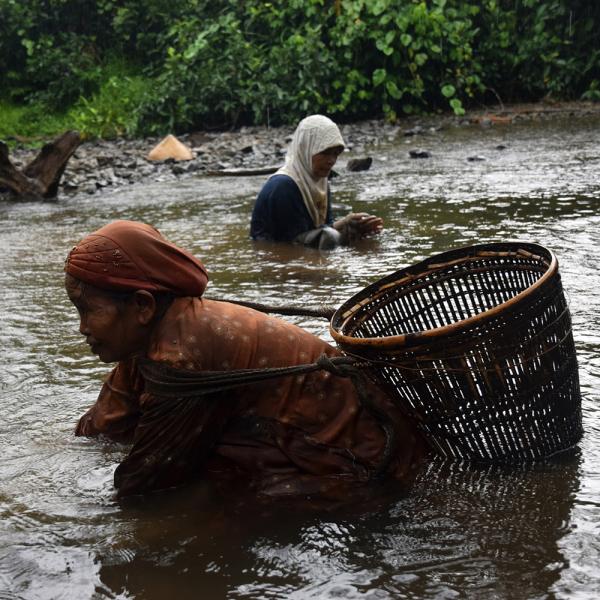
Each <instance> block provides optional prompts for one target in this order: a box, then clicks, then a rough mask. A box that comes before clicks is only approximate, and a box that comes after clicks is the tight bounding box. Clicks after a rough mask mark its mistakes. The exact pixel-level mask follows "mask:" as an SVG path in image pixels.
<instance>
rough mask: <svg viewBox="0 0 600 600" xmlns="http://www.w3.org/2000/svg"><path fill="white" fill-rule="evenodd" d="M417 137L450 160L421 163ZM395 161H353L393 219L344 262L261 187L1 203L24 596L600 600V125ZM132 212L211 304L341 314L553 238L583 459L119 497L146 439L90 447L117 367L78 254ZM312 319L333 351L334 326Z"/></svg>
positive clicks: (363, 198) (398, 150) (238, 184)
mask: <svg viewBox="0 0 600 600" xmlns="http://www.w3.org/2000/svg"><path fill="white" fill-rule="evenodd" d="M415 146H418V147H420V148H424V149H427V150H429V151H430V152H431V158H429V159H422V160H419V159H417V160H414V159H410V158H408V152H407V151H408V149H409V148H413V147H415ZM499 146H505V148H504V149H499V148H498V147H499ZM373 155H374V156H375V157H376V158H375V161H374V164H373V167H372V168H371V170H370V171H368V172H366V173H354V174H351V173H346V172H344V169H343V162H344V159H343V158H342V160H341V164H340V168H339V171H340V173H342V175H341V176H340V177H338V178H337V179H335V180H334V182H333V187H334V197H335V208H336V210H337V211H338V213H340V214H341V213H343V212H345V211H347V210H349V209H354V210H355V211H363V210H364V211H369V212H373V213H376V214H379V215H381V216H383V217H384V218H385V222H386V226H387V227H386V229H385V231H384V233H383V234H382V235H381V236H380V238H379V239H378V240H376V241H375V240H370V241H365V242H363V243H362V244H361V245H360V246H358V247H355V248H344V249H339V250H336V251H334V252H331V253H329V254H319V253H318V252H314V251H310V250H304V249H299V248H293V247H292V248H273V247H269V246H257V245H252V244H250V243H249V242H248V240H247V230H248V219H249V213H250V210H251V206H252V202H253V198H254V196H255V194H256V192H257V191H258V189H259V187H260V185H261V182H262V178H261V177H258V178H257V177H248V178H238V177H236V178H197V179H189V180H187V181H185V182H180V183H178V184H176V185H174V184H172V183H169V184H153V185H148V186H144V185H138V186H132V187H130V188H128V189H125V190H121V191H116V192H112V193H110V194H105V195H102V196H76V197H72V198H68V199H66V198H64V199H61V200H60V201H59V202H58V203H54V204H51V203H39V204H36V203H28V204H9V203H4V204H1V205H0V288H1V289H2V293H1V295H0V315H1V317H2V325H1V329H0V347H1V348H2V371H1V372H0V406H1V413H0V449H1V453H2V456H1V459H0V515H1V520H0V598H1V599H2V600H4V599H8V598H11V599H13V598H17V599H18V598H23V599H28V600H29V599H47V598H52V599H54V598H57V599H58V598H60V599H72V600H80V599H85V598H115V599H117V598H118V599H133V598H135V599H153V600H154V599H156V600H158V599H161V600H162V599H164V598H169V597H173V598H179V599H181V598H183V599H186V598H206V599H209V600H212V599H220V598H230V599H234V598H235V599H237V598H240V599H241V598H245V599H250V598H252V599H262V598H273V599H275V598H276V599H279V598H292V599H304V598H319V599H321V598H370V599H375V598H378V599H381V598H419V599H421V598H425V599H434V598H435V599H440V598H444V599H446V598H474V599H481V598H484V599H486V598H494V599H498V598H500V599H503V598H510V599H520V598H523V599H531V598H536V599H537V598H597V597H598V593H599V590H600V567H598V564H599V563H600V541H599V539H600V538H599V533H600V530H599V525H598V523H600V414H599V412H600V409H599V404H598V400H599V396H600V392H599V391H598V390H600V358H599V356H600V353H599V350H600V334H599V327H598V326H599V324H600V317H599V314H600V275H599V274H598V256H599V252H598V251H599V248H600V226H599V225H600V168H599V167H600V121H593V120H590V119H589V118H588V119H586V120H575V119H571V120H569V121H550V122H544V123H533V122H530V123H521V124H514V125H512V126H496V127H492V128H490V129H481V128H479V127H466V128H457V129H448V130H445V131H442V132H438V133H435V134H434V133H430V134H429V135H425V136H423V137H421V138H420V139H419V140H418V141H416V140H414V139H407V138H403V137H401V136H400V137H398V138H397V139H396V140H390V141H389V142H386V143H385V144H383V145H382V146H381V147H379V148H378V149H377V151H376V152H375V153H374V154H373ZM469 157H479V158H485V160H475V161H469V160H468V159H469ZM116 218H126V219H136V220H143V221H147V222H150V223H153V224H154V225H156V226H157V227H158V228H159V229H161V230H162V232H163V233H164V234H165V235H166V236H167V237H169V238H170V239H172V240H173V241H175V242H177V243H178V244H180V245H182V246H184V247H186V248H188V249H190V250H191V251H193V252H194V253H196V254H197V255H198V256H200V257H202V258H203V260H204V261H205V263H206V264H207V266H208V268H209V269H210V272H211V283H210V288H209V293H210V295H212V296H217V297H225V298H235V299H243V300H254V301H262V302H265V303H274V304H281V303H283V302H285V303H295V304H299V305H304V306H306V305H319V304H330V305H331V304H332V305H339V304H340V303H341V302H342V301H344V300H345V299H347V298H348V297H349V296H350V295H352V294H353V293H355V292H356V291H358V290H359V289H360V288H361V287H363V286H364V285H365V284H367V283H370V282H372V281H374V280H376V279H377V278H379V277H381V276H383V275H385V274H388V273H389V272H392V271H394V270H396V269H399V268H401V267H403V266H406V265H408V264H412V263H413V262H415V261H417V260H420V259H422V258H424V257H426V256H429V255H431V254H433V253H436V252H439V251H443V250H446V249H449V248H453V247H457V246H463V245H468V244H471V243H476V242H483V241H498V240H508V239H521V240H526V241H533V242H538V243H541V244H543V245H545V246H547V247H549V248H551V249H552V250H554V252H555V253H556V254H557V256H558V258H559V263H560V270H561V273H562V276H563V283H564V286H565V289H566V292H567V294H568V297H569V300H570V306H571V312H572V317H573V325H574V336H575V342H576V346H577V351H578V357H579V364H580V378H581V385H582V393H583V415H584V428H585V436H584V438H583V440H582V442H581V444H580V446H579V450H578V451H577V452H575V453H574V454H573V455H569V456H566V457H563V458H561V459H559V460H554V461H552V462H548V463H543V464H538V465H534V466H527V467H519V468H510V469H506V468H505V469H494V468H480V467H479V468H476V467H473V466H468V465H464V464H456V463H447V462H444V461H441V460H438V459H436V460H434V461H433V462H432V463H431V464H430V465H428V466H427V467H426V468H425V469H424V470H423V472H422V473H421V474H420V477H419V479H418V481H417V482H416V484H415V485H414V486H413V487H411V488H410V489H408V490H393V489H384V490H382V493H381V500H380V501H379V502H377V503H373V504H365V505H362V506H352V507H347V508H344V509H340V510H337V511H335V512H323V511H318V510H314V511H298V510H289V509H288V508H287V507H284V506H278V505H276V506H261V505H256V504H254V503H252V502H251V501H250V500H248V499H244V498H231V500H230V501H227V502H222V501H221V500H215V497H214V495H213V492H212V491H211V490H209V489H207V488H206V487H205V486H203V485H202V484H198V485H194V486H191V487H187V488H183V489H180V490H177V491H173V492H169V493H166V494H161V495H157V496H154V497H148V498H145V499H144V500H141V501H132V502H130V503H127V504H118V503H116V502H115V501H114V500H113V498H112V473H113V470H114V468H115V466H116V465H117V464H118V462H119V461H120V459H121V458H122V457H123V456H124V453H125V452H126V450H127V449H126V447H123V446H119V445H115V444H112V443H108V442H102V441H97V440H84V439H76V438H74V437H73V435H72V432H73V427H74V424H75V422H76V420H77V418H78V416H79V415H80V414H81V413H82V412H83V411H84V410H85V409H86V408H87V407H88V406H89V405H90V404H91V403H93V401H94V399H95V397H96V394H97V392H98V388H99V385H100V381H101V379H102V377H103V376H104V375H105V374H106V372H107V366H106V365H103V364H100V363H99V362H98V361H97V360H96V359H95V358H94V357H92V356H90V355H89V354H88V351H87V350H86V347H85V345H84V344H83V343H82V342H83V340H82V339H80V336H79V334H78V333H77V324H76V318H75V311H74V310H73V309H72V307H71V306H70V305H69V304H68V302H67V300H66V296H65V293H64V291H63V288H62V273H61V270H62V263H63V260H64V258H65V256H66V253H67V251H68V250H69V249H70V247H71V246H72V245H73V244H74V243H75V242H76V241H77V240H78V239H80V238H81V237H82V236H83V235H84V234H86V233H88V232H90V231H92V230H94V229H96V228H97V227H99V226H101V225H103V224H104V223H106V222H107V221H110V220H113V219H116ZM292 320H294V321H295V322H296V323H298V324H300V325H302V326H305V327H307V328H308V329H310V330H311V331H312V332H314V333H316V334H318V335H321V336H323V337H325V338H326V339H330V338H329V337H328V333H327V323H326V322H323V321H320V320H318V319H307V318H295V319H292Z"/></svg>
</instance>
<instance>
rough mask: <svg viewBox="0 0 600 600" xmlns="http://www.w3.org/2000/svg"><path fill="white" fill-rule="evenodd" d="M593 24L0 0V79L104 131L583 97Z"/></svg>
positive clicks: (597, 30)
mask: <svg viewBox="0 0 600 600" xmlns="http://www.w3.org/2000/svg"><path fill="white" fill-rule="evenodd" d="M599 25H600V3H594V2H589V0H519V1H515V0H287V2H275V1H274V0H272V1H265V0H247V1H244V2H239V0H143V1H142V0H28V1H27V2H22V1H20V0H0V73H1V74H2V75H3V81H2V86H1V88H0V93H1V94H3V97H4V98H5V99H6V100H7V101H10V102H11V103H13V104H14V103H20V104H22V105H23V104H27V103H32V104H34V105H35V106H40V107H46V108H47V110H49V111H50V112H59V113H60V112H62V113H63V114H68V115H69V118H70V119H72V120H74V121H75V123H76V124H77V126H78V127H79V128H81V129H82V130H83V131H84V132H87V133H88V134H89V135H98V136H103V137H106V136H114V135H141V134H147V133H159V134H163V133H165V132H167V131H182V130H190V129H195V128H196V129H197V128H203V127H231V126H235V125H239V124H242V123H257V124H265V123H271V124H278V123H293V122H295V121H297V120H298V119H299V118H301V117H302V116H305V115H306V114H307V113H311V112H326V113H327V114H330V115H331V116H333V117H334V118H337V119H338V120H343V119H351V118H357V117H367V116H378V115H382V114H383V115H385V116H386V117H387V118H388V119H389V120H395V119H397V118H399V117H400V116H401V115H403V114H412V113H418V112H431V111H447V110H451V111H453V112H454V113H456V114H463V113H464V111H465V108H466V107H468V106H470V105H472V104H473V103H476V102H481V101H484V102H486V101H489V100H493V101H494V102H495V101H496V100H497V99H498V98H500V99H502V100H503V101H505V102H508V101H518V100H538V99H540V98H542V97H545V96H548V95H551V96H553V97H555V98H557V99H571V98H583V99H591V100H597V99H598V96H599V93H600V92H599V90H598V86H599V83H598V81H599V79H598V72H600V39H599V36H600V27H599ZM116 56H119V57H123V59H122V61H123V62H122V64H121V63H119V62H118V61H116V60H115V58H114V57H116ZM117 65H119V66H117ZM42 110H43V109H42ZM69 110H70V112H69Z"/></svg>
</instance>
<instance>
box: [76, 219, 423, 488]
mask: <svg viewBox="0 0 600 600" xmlns="http://www.w3.org/2000/svg"><path fill="white" fill-rule="evenodd" d="M65 272H66V282H65V285H66V289H67V293H68V295H69V298H70V299H71V301H72V302H73V304H74V305H75V306H76V308H77V310H78V312H79V315H80V332H81V333H82V335H84V336H85V338H86V341H87V343H88V344H89V346H90V348H91V350H92V352H93V353H94V354H96V355H97V356H98V357H99V358H100V360H101V361H103V362H106V363H112V362H116V363H117V365H116V366H115V367H114V369H113V371H112V372H111V373H110V375H109V377H108V379H107V380H106V382H105V383H104V385H103V387H102V389H101V391H100V395H99V397H98V399H97V401H96V403H95V404H94V405H93V406H92V407H91V408H90V409H89V410H88V411H87V412H86V413H85V414H84V415H83V416H82V417H81V419H80V420H79V423H78V425H77V429H76V435H85V436H95V435H99V434H104V435H106V436H109V437H110V438H113V439H115V440H119V441H124V442H131V441H132V442H133V446H132V449H131V451H130V453H129V455H128V456H127V457H126V458H125V460H124V461H123V462H122V463H121V464H120V465H119V466H118V467H117V470H116V472H115V485H116V487H117V488H118V495H119V496H127V495H131V494H137V493H142V492H145V491H150V490H154V489H161V488H165V487H170V486H173V485H177V484H180V483H182V482H184V481H186V480H188V479H190V478H192V477H198V476H205V477H213V476H214V477H217V476H219V475H220V474H224V473H225V474H226V473H236V474H245V475H246V476H248V478H249V479H250V480H252V481H253V482H254V484H255V485H256V487H257V489H258V490H259V491H262V492H264V493H267V494H279V493H286V494H287V493H293V494H304V493H309V492H310V493H314V492H318V491H319V490H321V489H323V487H328V488H331V486H332V485H333V487H335V484H336V483H338V482H339V483H344V482H346V483H347V482H352V483H357V482H367V481H369V480H370V479H371V478H372V477H373V476H374V475H375V474H378V475H380V474H383V473H387V474H390V475H392V476H393V477H395V478H398V479H402V480H404V479H407V478H409V477H411V476H412V474H413V473H414V471H415V469H416V467H417V466H418V465H419V464H420V462H421V460H422V458H423V456H424V454H425V452H426V450H425V444H424V442H423V440H422V439H421V437H420V436H419V434H418V433H417V432H416V429H415V427H414V424H413V423H412V422H411V421H410V420H408V419H407V418H406V417H404V416H403V415H402V413H400V411H399V410H398V409H397V407H396V406H394V404H393V403H392V402H391V401H390V400H389V398H387V396H385V395H384V394H383V393H382V392H381V391H380V390H379V388H378V387H376V386H375V385H374V384H373V383H371V382H370V381H369V380H367V379H365V378H364V377H357V376H356V374H355V373H354V374H352V377H351V378H348V377H345V376H343V375H345V374H346V373H342V372H341V371H340V370H338V368H336V367H335V365H332V364H329V365H328V364H327V363H328V361H327V358H328V357H329V358H332V357H337V356H339V354H340V353H339V352H338V351H337V350H336V349H335V348H333V347H332V346H330V345H329V344H327V343H325V342H324V341H322V340H320V339H319V338H317V337H316V336H314V335H312V334H310V333H308V332H307V331H304V330H303V329H301V328H299V327H297V326H295V325H293V324H290V323H287V322H285V321H283V320H280V319H276V318H273V317H270V316H267V315H266V314H264V313H262V312H258V311H255V310H252V309H250V308H246V307H243V306H240V305H237V304H232V303H228V302H220V301H215V300H208V299H205V298H202V294H203V292H204V289H205V287H206V285H207V282H208V275H207V272H206V269H205V268H204V266H203V264H202V263H201V262H200V261H199V260H198V259H196V258H195V257H193V256H192V255H191V254H189V253H188V252H186V251H185V250H182V249H180V248H178V247H177V246H175V245H174V244H172V243H170V242H169V241H167V240H166V239H165V238H164V237H163V236H162V235H161V234H160V233H159V232H158V231H157V230H156V229H154V228H153V227H151V226H149V225H145V224H143V223H137V222H132V221H116V222H114V223H111V224H109V225H107V226H105V227H102V228H101V229H99V230H98V231H96V232H95V233H93V234H91V235H89V236H87V237H86V238H84V239H83V240H82V241H81V242H80V243H79V244H78V245H77V246H75V247H74V248H73V249H72V250H71V252H70V254H69V256H68V258H67V261H66V264H65ZM317 361H318V363H319V367H314V368H311V367H310V365H315V363H316V362H317ZM334 362H335V361H334ZM303 365H309V368H305V367H303ZM320 367H323V368H320ZM278 368H279V369H281V368H288V369H291V370H288V371H285V372H284V373H285V374H284V376H281V374H280V376H278V377H276V378H269V379H266V380H262V379H261V377H262V376H263V375H264V374H265V373H268V371H267V370H269V369H278ZM239 369H250V370H256V371H252V373H253V374H254V376H256V377H257V380H256V381H252V382H251V381H249V380H248V379H247V377H246V375H245V373H246V371H244V373H243V374H242V375H243V377H244V379H243V381H241V382H240V383H239V384H235V385H233V384H232V383H231V377H233V376H235V375H236V374H237V373H232V371H236V370H239ZM294 369H297V371H294Z"/></svg>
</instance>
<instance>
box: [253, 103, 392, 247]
mask: <svg viewBox="0 0 600 600" xmlns="http://www.w3.org/2000/svg"><path fill="white" fill-rule="evenodd" d="M344 147H345V144H344V140H343V138H342V134H341V133H340V130H339V129H338V127H337V125H336V124H335V123H334V122H333V121H332V120H331V119H329V118H327V117H325V116H323V115H311V116H310V117H306V118H305V119H303V120H302V121H300V123H299V124H298V127H297V128H296V131H295V132H294V136H293V138H292V141H291V144H290V146H289V148H288V152H287V155H286V159H285V164H284V165H283V167H281V169H279V170H278V171H277V172H276V173H275V174H274V175H272V176H271V177H269V179H268V180H267V182H266V184H265V185H264V187H263V188H262V190H261V191H260V193H259V194H258V197H257V198H256V202H255V205H254V210H253V211H252V222H251V226H250V235H251V237H252V238H253V239H255V240H269V241H276V242H295V243H300V244H305V245H309V246H314V247H317V248H320V249H329V248H333V247H335V246H337V245H338V244H347V243H349V242H351V241H353V240H355V239H358V238H361V237H365V236H367V235H371V234H374V233H379V232H380V231H381V230H382V228H383V221H382V219H380V218H379V217H375V216H373V215H368V214H366V213H350V214H349V215H347V216H346V217H344V218H343V219H339V220H337V221H334V220H333V216H332V213H331V194H330V190H329V180H328V177H329V174H330V173H331V169H332V168H333V166H334V165H335V163H336V161H337V158H338V156H339V155H340V154H341V153H342V152H343V150H344Z"/></svg>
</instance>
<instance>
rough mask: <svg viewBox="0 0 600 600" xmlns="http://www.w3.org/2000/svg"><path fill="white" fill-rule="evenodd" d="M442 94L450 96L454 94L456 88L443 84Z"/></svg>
mask: <svg viewBox="0 0 600 600" xmlns="http://www.w3.org/2000/svg"><path fill="white" fill-rule="evenodd" d="M442 94H444V96H445V97H446V98H452V96H454V94H456V88H455V87H454V86H453V85H450V84H447V85H444V86H442Z"/></svg>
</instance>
